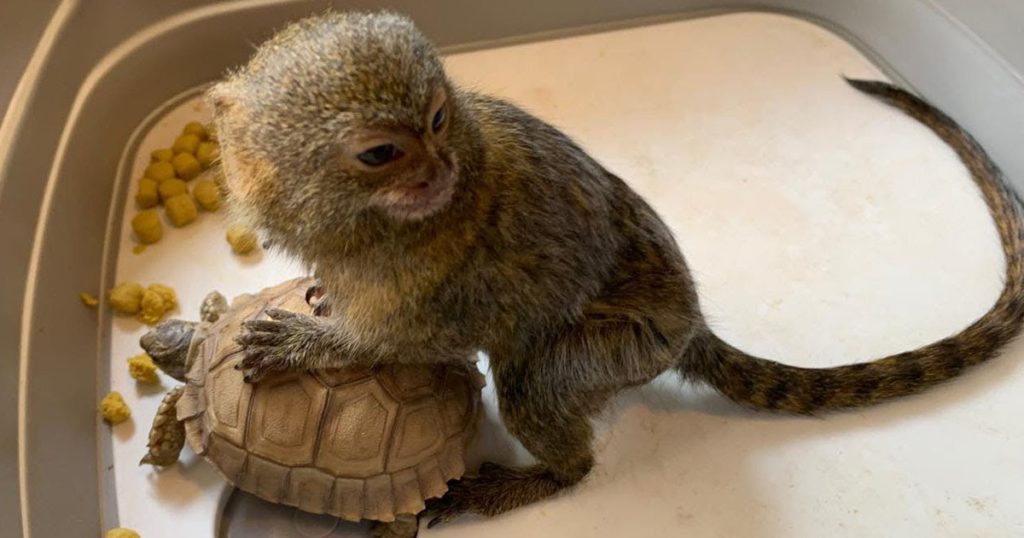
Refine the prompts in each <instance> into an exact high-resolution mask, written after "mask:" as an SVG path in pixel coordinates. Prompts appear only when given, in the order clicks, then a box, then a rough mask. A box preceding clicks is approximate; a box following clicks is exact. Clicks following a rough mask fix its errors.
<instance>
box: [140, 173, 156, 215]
mask: <svg viewBox="0 0 1024 538" xmlns="http://www.w3.org/2000/svg"><path fill="white" fill-rule="evenodd" d="M157 185H158V183H157V181H156V180H155V179H150V178H148V177H144V178H141V179H139V190H138V191H136V193H135V203H136V204H137V205H138V206H139V207H140V208H141V209H149V208H151V207H156V205H157V204H159V203H160V194H159V191H158V190H157Z"/></svg>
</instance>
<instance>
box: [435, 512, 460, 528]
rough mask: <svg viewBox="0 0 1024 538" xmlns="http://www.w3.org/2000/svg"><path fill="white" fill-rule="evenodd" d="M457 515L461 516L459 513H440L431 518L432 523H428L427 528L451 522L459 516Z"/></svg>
mask: <svg viewBox="0 0 1024 538" xmlns="http://www.w3.org/2000/svg"><path fill="white" fill-rule="evenodd" d="M457 517H459V514H447V513H446V514H440V515H438V516H434V518H433V519H431V520H430V523H427V528H428V529H432V528H434V526H436V525H440V524H442V523H449V522H451V521H454V520H455V518H457Z"/></svg>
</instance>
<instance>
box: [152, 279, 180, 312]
mask: <svg viewBox="0 0 1024 538" xmlns="http://www.w3.org/2000/svg"><path fill="white" fill-rule="evenodd" d="M146 291H151V292H153V293H155V294H157V295H159V296H160V298H161V299H163V300H164V305H165V306H166V307H167V310H173V309H174V307H176V306H178V294H177V293H175V292H174V289H173V288H171V287H170V286H165V285H163V284H150V285H149V287H148V288H146Z"/></svg>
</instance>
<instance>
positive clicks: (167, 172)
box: [142, 161, 174, 181]
mask: <svg viewBox="0 0 1024 538" xmlns="http://www.w3.org/2000/svg"><path fill="white" fill-rule="evenodd" d="M142 175H144V176H146V177H148V178H150V179H155V180H157V181H167V180H168V179H174V166H173V165H172V164H171V163H169V162H167V161H160V162H155V163H152V164H150V165H149V166H147V167H146V171H145V172H143V173H142Z"/></svg>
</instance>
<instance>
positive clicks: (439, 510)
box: [427, 462, 571, 528]
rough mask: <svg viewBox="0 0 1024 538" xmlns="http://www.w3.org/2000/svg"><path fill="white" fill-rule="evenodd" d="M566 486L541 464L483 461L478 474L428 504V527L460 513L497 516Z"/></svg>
mask: <svg viewBox="0 0 1024 538" xmlns="http://www.w3.org/2000/svg"><path fill="white" fill-rule="evenodd" d="M569 485H571V483H570V482H567V481H565V480H560V479H558V478H557V477H556V476H555V475H554V473H552V472H551V471H550V470H548V468H546V467H544V466H541V465H537V466H533V467H527V468H525V469H513V468H511V467H505V466H504V465H498V464H496V463H489V462H488V463H484V464H483V465H481V466H480V472H479V474H478V475H477V476H474V477H468V478H463V479H462V480H459V481H457V482H452V483H451V484H450V486H449V488H448V493H446V494H445V495H444V497H441V498H440V499H437V500H435V501H433V502H430V503H428V505H427V512H428V513H429V514H431V515H433V516H434V517H433V519H431V520H430V523H428V524H427V528H430V527H433V526H434V525H437V524H439V523H446V522H449V521H452V520H454V519H456V518H458V517H459V516H462V515H463V514H479V515H482V516H496V515H498V514H501V513H503V512H507V511H509V510H512V509H514V508H518V507H520V506H524V505H527V504H530V503H533V502H536V501H539V500H541V499H545V498H547V497H550V496H552V495H554V494H555V493H557V492H558V491H559V490H561V489H563V488H565V487H567V486H569Z"/></svg>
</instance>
